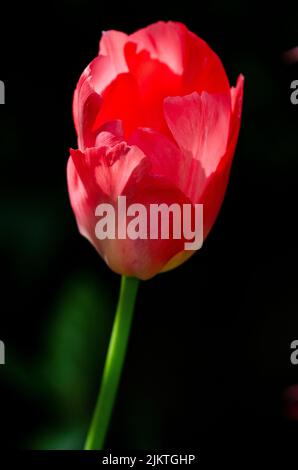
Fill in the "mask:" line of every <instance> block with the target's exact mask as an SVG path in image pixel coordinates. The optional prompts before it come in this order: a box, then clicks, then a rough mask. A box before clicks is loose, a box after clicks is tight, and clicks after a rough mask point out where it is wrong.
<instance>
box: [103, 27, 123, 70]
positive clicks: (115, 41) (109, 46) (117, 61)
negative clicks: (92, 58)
mask: <svg viewBox="0 0 298 470" xmlns="http://www.w3.org/2000/svg"><path fill="white" fill-rule="evenodd" d="M127 38H128V35H127V34H125V33H122V32H121V31H114V30H111V31H103V33H102V37H101V40H100V43H99V55H105V56H108V57H109V58H110V59H111V62H112V64H113V67H114V70H115V73H116V74H119V73H123V72H127V71H128V68H127V64H126V61H125V57H124V46H125V43H126V41H127Z"/></svg>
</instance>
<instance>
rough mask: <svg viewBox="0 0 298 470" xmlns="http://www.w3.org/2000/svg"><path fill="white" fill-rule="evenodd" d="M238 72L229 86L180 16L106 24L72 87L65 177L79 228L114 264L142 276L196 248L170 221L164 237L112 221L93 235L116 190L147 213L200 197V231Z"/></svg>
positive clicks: (221, 178) (220, 186)
mask: <svg viewBox="0 0 298 470" xmlns="http://www.w3.org/2000/svg"><path fill="white" fill-rule="evenodd" d="M243 82H244V79H243V76H242V75H240V76H239V77H238V80H237V84H236V87H230V85H229V81H228V78H227V75H226V72H225V70H224V68H223V65H222V63H221V61H220V59H219V58H218V56H217V55H216V54H215V53H214V52H213V50H212V49H211V48H210V47H209V46H208V45H207V44H206V42H205V41H203V40H202V39H200V38H199V37H198V36H196V35H195V34H194V33H192V32H190V31H189V30H188V29H187V28H186V26H184V25H183V24H181V23H176V22H167V23H165V22H158V23H155V24H152V25H150V26H148V27H146V28H144V29H140V30H139V31H137V32H135V33H133V34H131V35H127V34H125V33H122V32H119V31H107V32H104V33H103V35H102V38H101V41H100V45H99V53H98V56H97V57H96V58H95V59H94V60H93V61H92V62H91V63H90V64H89V65H88V66H87V68H86V69H85V70H84V72H83V74H82V75H81V77H80V79H79V81H78V84H77V87H76V89H75V93H74V98H73V118H74V123H75V128H76V132H77V137H78V149H77V150H72V149H71V151H70V157H69V160H68V165H67V181H68V191H69V197H70V202H71V206H72V209H73V212H74V214H75V217H76V221H77V225H78V228H79V231H80V233H81V234H82V235H84V236H85V237H86V238H87V239H88V240H89V241H90V242H91V243H92V244H93V245H94V247H95V248H96V250H97V251H98V253H99V254H100V255H101V256H102V258H103V259H104V260H105V261H106V263H107V264H108V266H109V267H110V268H111V269H112V270H113V271H115V272H117V273H119V274H123V275H126V276H134V277H137V278H140V279H149V278H151V277H152V276H154V275H156V274H157V273H159V272H161V271H167V270H169V269H172V268H174V267H176V266H178V265H179V264H181V263H182V262H184V261H185V260H186V259H188V258H189V257H190V256H191V255H192V254H193V253H194V251H195V250H186V249H185V236H184V235H183V234H182V236H181V237H180V238H179V237H177V236H176V237H175V236H173V235H172V231H171V234H170V236H169V237H168V238H162V237H160V236H159V237H150V233H149V236H148V237H145V236H144V234H142V233H141V230H140V236H139V237H137V236H136V237H129V236H123V233H122V235H119V230H115V231H113V230H112V235H111V234H110V235H111V236H107V237H104V236H98V230H96V227H97V229H99V226H98V225H97V224H98V223H99V221H100V218H99V216H98V215H99V214H100V213H101V215H103V212H101V208H103V207H107V208H108V207H112V208H115V213H116V216H119V214H118V212H119V205H118V202H119V197H121V201H122V200H124V199H125V204H126V207H127V208H129V207H130V208H131V209H132V208H133V207H136V206H135V205H140V204H141V205H142V207H144V208H145V209H148V211H147V214H149V215H148V219H149V218H150V217H149V216H150V210H149V209H150V208H151V207H153V206H154V207H157V206H158V207H160V205H161V204H164V205H166V206H165V207H168V208H171V207H173V206H172V205H173V204H175V205H176V206H175V207H176V208H177V207H179V208H181V211H182V209H183V208H184V207H192V208H194V207H195V206H196V205H198V204H201V205H203V222H202V225H203V237H204V238H206V236H207V235H208V233H209V231H210V229H211V227H212V226H213V224H214V222H215V220H216V217H217V215H218V212H219V209H220V207H221V204H222V201H223V198H224V194H225V191H226V187H227V183H228V179H229V173H230V168H231V163H232V159H233V154H234V151H235V146H236V142H237V139H238V133H239V127H240V121H241V111H242V97H243ZM123 197H125V198H123ZM122 215H123V214H122ZM131 215H132V212H130V218H129V215H128V217H127V219H126V220H125V221H124V222H123V221H122V222H123V223H124V228H128V225H129V223H130V222H129V220H130V219H132V217H131ZM173 218H174V215H173V217H172V218H171V214H170V215H169V220H170V225H171V227H172V228H173V225H174V223H175V221H174V220H173ZM114 219H115V220H114ZM119 220H120V219H119V217H114V218H113V217H112V216H111V220H110V222H111V223H112V222H114V223H115V225H116V228H119V224H120V222H119ZM122 222H121V223H122ZM146 222H148V226H149V223H150V221H149V220H147V219H146ZM145 225H146V224H145ZM143 228H144V227H143ZM122 229H123V227H122ZM148 231H149V230H148Z"/></svg>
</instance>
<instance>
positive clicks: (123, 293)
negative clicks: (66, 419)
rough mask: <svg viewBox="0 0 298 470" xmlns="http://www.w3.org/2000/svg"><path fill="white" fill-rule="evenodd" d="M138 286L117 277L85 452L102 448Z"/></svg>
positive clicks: (133, 279) (132, 279)
mask: <svg viewBox="0 0 298 470" xmlns="http://www.w3.org/2000/svg"><path fill="white" fill-rule="evenodd" d="M138 285H139V280H138V279H136V278H132V277H126V276H122V278H121V287H120V296H119V301H118V306H117V310H116V315H115V320H114V324H113V329H112V334H111V338H110V343H109V347H108V352H107V356H106V361H105V366H104V371H103V376H102V382H101V386H100V391H99V395H98V399H97V403H96V406H95V410H94V414H93V418H92V421H91V426H90V429H89V432H88V435H87V440H86V444H85V450H101V449H103V447H104V443H105V438H106V434H107V431H108V427H109V422H110V419H111V416H112V412H113V407H114V403H115V399H116V395H117V389H118V385H119V381H120V377H121V372H122V369H123V364H124V359H125V353H126V349H127V343H128V338H129V333H130V329H131V323H132V318H133V311H134V305H135V300H136V295H137V291H138Z"/></svg>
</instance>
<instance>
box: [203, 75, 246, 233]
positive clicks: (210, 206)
mask: <svg viewBox="0 0 298 470" xmlns="http://www.w3.org/2000/svg"><path fill="white" fill-rule="evenodd" d="M243 85H244V78H243V76H242V75H240V76H239V77H238V80H237V85H236V88H235V89H234V88H233V89H231V96H232V117H231V126H230V133H229V143H228V147H227V151H226V153H225V155H224V157H223V158H222V159H221V161H220V163H219V165H218V167H217V168H216V171H215V172H214V173H212V175H211V176H210V177H209V178H208V182H207V184H206V187H205V190H204V192H203V194H202V195H201V197H200V201H199V202H201V203H202V204H204V238H206V236H207V235H208V233H209V231H210V229H211V227H212V226H213V224H214V222H215V220H216V217H217V215H218V213H219V210H220V208H221V205H222V202H223V199H224V195H225V192H226V188H227V185H228V181H229V175H230V170H231V165H232V160H233V156H234V153H235V148H236V143H237V139H238V134H239V129H240V123H241V113H242V101H243Z"/></svg>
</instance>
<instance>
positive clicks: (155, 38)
mask: <svg viewBox="0 0 298 470" xmlns="http://www.w3.org/2000/svg"><path fill="white" fill-rule="evenodd" d="M129 43H134V44H136V53H137V54H139V53H140V52H142V51H147V52H149V54H150V56H151V58H152V59H156V60H158V61H159V62H161V63H163V64H166V65H168V66H169V68H170V69H171V70H172V71H173V72H174V73H175V74H177V75H180V76H182V78H183V80H182V83H183V92H182V93H181V94H182V95H186V94H189V93H192V92H193V91H203V90H205V91H207V92H209V93H226V94H228V93H229V88H230V87H229V82H228V79H227V76H226V73H225V70H224V67H223V65H222V63H221V61H220V59H219V58H218V56H217V55H216V54H215V53H214V52H213V50H212V49H211V48H210V47H209V46H208V44H207V43H206V42H205V41H203V40H202V39H201V38H199V37H198V36H196V35H195V34H194V33H192V32H191V31H189V30H188V29H187V28H186V26H185V25H183V24H182V23H178V22H172V21H169V22H167V23H165V22H163V21H159V22H157V23H154V24H152V25H150V26H148V27H146V28H143V29H140V30H139V31H137V32H136V33H134V34H131V35H130V36H129V37H128V39H127V43H126V46H125V49H127V47H128V44H129ZM169 95H170V94H168V96H169Z"/></svg>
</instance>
